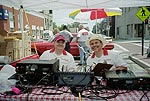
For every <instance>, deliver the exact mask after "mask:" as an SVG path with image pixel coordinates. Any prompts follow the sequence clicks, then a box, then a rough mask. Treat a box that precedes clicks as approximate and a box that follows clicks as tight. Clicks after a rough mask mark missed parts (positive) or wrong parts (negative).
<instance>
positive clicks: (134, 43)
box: [132, 43, 148, 48]
mask: <svg viewBox="0 0 150 101" xmlns="http://www.w3.org/2000/svg"><path fill="white" fill-rule="evenodd" d="M132 44H134V45H137V46H140V47H142V45H141V44H137V43H132ZM144 48H148V47H147V46H144Z"/></svg>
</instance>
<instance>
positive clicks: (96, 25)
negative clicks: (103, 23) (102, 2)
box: [95, 10, 97, 34]
mask: <svg viewBox="0 0 150 101" xmlns="http://www.w3.org/2000/svg"><path fill="white" fill-rule="evenodd" d="M95 16H96V34H97V11H96V10H95Z"/></svg>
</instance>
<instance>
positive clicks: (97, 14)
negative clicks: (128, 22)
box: [69, 8, 122, 20]
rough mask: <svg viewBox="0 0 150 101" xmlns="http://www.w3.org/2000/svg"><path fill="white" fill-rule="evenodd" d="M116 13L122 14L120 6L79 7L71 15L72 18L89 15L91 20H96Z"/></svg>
mask: <svg viewBox="0 0 150 101" xmlns="http://www.w3.org/2000/svg"><path fill="white" fill-rule="evenodd" d="M84 13H85V14H84ZM115 15H122V10H121V9H119V8H100V9H88V8H87V9H78V10H75V11H73V12H71V13H70V14H69V17H70V18H72V19H76V18H80V17H81V18H82V17H89V18H90V20H95V19H100V18H106V17H108V16H115Z"/></svg>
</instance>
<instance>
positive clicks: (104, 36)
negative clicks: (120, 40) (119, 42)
mask: <svg viewBox="0 0 150 101" xmlns="http://www.w3.org/2000/svg"><path fill="white" fill-rule="evenodd" d="M101 35H102V37H103V38H105V40H106V41H107V42H108V43H112V42H113V39H112V37H110V36H106V35H104V34H101Z"/></svg>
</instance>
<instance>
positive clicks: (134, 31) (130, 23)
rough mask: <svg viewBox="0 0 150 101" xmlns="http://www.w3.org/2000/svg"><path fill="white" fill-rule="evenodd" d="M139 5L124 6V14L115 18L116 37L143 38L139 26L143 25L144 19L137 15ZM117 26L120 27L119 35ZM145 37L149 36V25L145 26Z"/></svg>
mask: <svg viewBox="0 0 150 101" xmlns="http://www.w3.org/2000/svg"><path fill="white" fill-rule="evenodd" d="M138 10H139V8H138V7H132V8H122V11H123V14H122V15H121V16H116V18H115V21H116V22H115V26H116V27H115V37H116V38H122V39H136V38H141V36H140V35H139V32H138V29H139V28H138V27H136V26H141V24H142V21H141V20H140V19H139V18H138V17H137V16H136V13H137V12H138ZM117 28H119V35H117V33H118V32H117ZM145 37H150V36H149V30H148V25H146V26H145Z"/></svg>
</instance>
